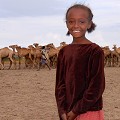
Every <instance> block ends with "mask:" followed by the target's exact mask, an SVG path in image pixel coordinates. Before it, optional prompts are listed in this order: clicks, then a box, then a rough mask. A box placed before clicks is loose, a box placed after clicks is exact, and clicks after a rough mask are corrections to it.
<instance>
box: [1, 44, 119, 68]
mask: <svg viewBox="0 0 120 120" xmlns="http://www.w3.org/2000/svg"><path fill="white" fill-rule="evenodd" d="M66 45H68V44H66V42H61V43H60V46H59V47H55V46H54V44H53V43H50V44H47V45H45V48H46V53H45V57H46V60H47V64H49V66H50V67H56V63H57V56H58V53H59V50H60V49H61V48H63V47H64V46H66ZM42 47H43V46H41V45H39V44H38V43H34V44H33V45H29V46H28V48H23V47H21V46H18V45H10V46H9V47H4V48H1V49H0V69H1V70H3V69H4V68H5V67H4V63H5V62H6V61H5V60H4V59H5V58H9V61H10V62H9V63H10V65H9V67H8V69H10V68H11V66H12V65H13V66H14V68H13V69H21V59H24V63H25V68H27V67H28V68H30V67H31V68H37V69H40V65H41V64H40V61H41V56H42V53H41V50H42ZM101 48H102V49H103V51H104V56H105V57H104V65H105V66H109V67H116V66H119V67H120V47H117V46H116V45H113V48H112V49H113V50H110V48H109V46H105V47H101ZM16 63H18V68H17V64H16Z"/></svg>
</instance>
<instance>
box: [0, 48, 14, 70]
mask: <svg viewBox="0 0 120 120" xmlns="http://www.w3.org/2000/svg"><path fill="white" fill-rule="evenodd" d="M13 55H14V53H13V51H12V50H10V49H9V48H8V47H4V48H1V49H0V65H1V69H4V63H3V62H2V59H3V58H9V60H10V66H9V68H8V69H10V68H11V66H12V63H14V60H13ZM14 65H15V64H14ZM14 67H15V66H14Z"/></svg>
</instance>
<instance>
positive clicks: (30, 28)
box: [0, 0, 120, 48]
mask: <svg viewBox="0 0 120 120" xmlns="http://www.w3.org/2000/svg"><path fill="white" fill-rule="evenodd" d="M76 2H77V3H85V4H86V5H88V6H89V7H90V8H91V9H92V11H93V14H94V19H93V22H95V23H96V24H97V27H96V30H95V31H94V32H92V33H90V34H87V38H88V39H90V40H91V41H92V42H95V43H97V44H99V45H100V46H106V45H109V46H110V48H111V47H112V46H113V44H116V45H117V46H118V47H120V0H0V48H2V47H5V46H9V45H13V44H18V45H21V46H22V47H27V46H28V45H30V44H33V43H39V44H40V45H45V44H48V43H54V45H55V46H59V44H60V42H63V41H65V42H66V43H71V41H72V37H68V36H66V32H67V28H66V25H65V12H66V10H67V8H68V7H69V6H71V5H73V4H74V3H76Z"/></svg>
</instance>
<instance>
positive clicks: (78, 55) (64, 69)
mask: <svg viewBox="0 0 120 120" xmlns="http://www.w3.org/2000/svg"><path fill="white" fill-rule="evenodd" d="M104 89H105V76H104V53H103V51H102V49H101V48H100V47H99V46H98V45H97V44H95V43H91V44H69V45H68V46H66V47H64V48H62V49H61V50H60V52H59V55H58V61H57V70H56V86H55V97H56V102H57V107H58V112H59V115H60V116H61V115H62V114H63V113H67V112H69V111H71V110H72V111H73V112H74V113H75V114H82V113H85V112H87V111H97V110H101V109H102V107H103V103H102V94H103V91H104ZM60 119H61V117H60Z"/></svg>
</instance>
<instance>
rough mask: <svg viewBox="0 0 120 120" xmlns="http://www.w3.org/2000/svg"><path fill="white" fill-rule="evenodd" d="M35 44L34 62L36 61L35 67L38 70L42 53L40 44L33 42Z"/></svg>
mask: <svg viewBox="0 0 120 120" xmlns="http://www.w3.org/2000/svg"><path fill="white" fill-rule="evenodd" d="M33 45H34V46H35V52H34V63H35V62H36V64H37V68H38V70H40V65H41V64H40V62H41V57H42V53H41V46H38V44H37V45H35V44H33Z"/></svg>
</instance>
